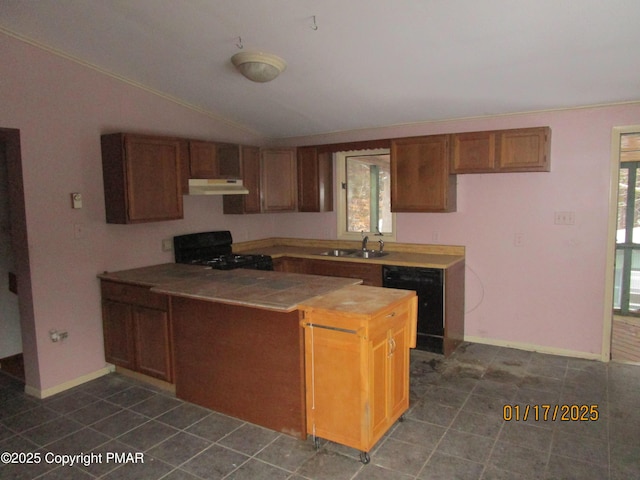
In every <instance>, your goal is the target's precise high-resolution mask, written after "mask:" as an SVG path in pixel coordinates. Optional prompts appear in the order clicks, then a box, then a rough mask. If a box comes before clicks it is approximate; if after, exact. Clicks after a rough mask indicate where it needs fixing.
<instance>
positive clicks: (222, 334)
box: [171, 297, 307, 439]
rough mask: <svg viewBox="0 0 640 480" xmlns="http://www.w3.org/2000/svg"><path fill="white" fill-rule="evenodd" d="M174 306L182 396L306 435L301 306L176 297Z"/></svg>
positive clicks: (178, 386)
mask: <svg viewBox="0 0 640 480" xmlns="http://www.w3.org/2000/svg"><path fill="white" fill-rule="evenodd" d="M171 312H172V324H173V337H174V346H175V359H176V360H175V363H176V370H175V378H176V396H177V397H178V398H181V399H183V400H186V401H188V402H191V403H195V404H197V405H201V406H203V407H206V408H209V409H212V410H215V411H216V412H220V413H223V414H226V415H230V416H232V417H235V418H239V419H241V420H245V421H247V422H251V423H253V424H256V425H260V426H262V427H266V428H269V429H271V430H275V431H278V432H282V433H286V434H288V435H291V436H295V437H299V438H301V439H304V438H306V436H307V434H306V431H305V408H304V364H303V358H304V357H303V352H302V348H303V340H302V329H301V328H300V315H299V313H298V311H297V310H294V311H292V312H280V311H270V310H264V309H260V308H253V307H245V306H238V305H227V304H222V303H217V302H210V301H206V300H197V299H191V298H182V297H172V299H171Z"/></svg>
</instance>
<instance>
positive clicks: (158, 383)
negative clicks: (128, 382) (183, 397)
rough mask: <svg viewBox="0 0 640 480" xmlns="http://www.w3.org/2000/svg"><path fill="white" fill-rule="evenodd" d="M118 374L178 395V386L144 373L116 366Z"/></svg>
mask: <svg viewBox="0 0 640 480" xmlns="http://www.w3.org/2000/svg"><path fill="white" fill-rule="evenodd" d="M116 373H119V374H120V375H124V376H126V377H129V378H133V379H135V380H139V381H141V382H144V383H148V384H149V385H153V386H154V387H156V388H160V389H162V390H166V391H167V392H170V393H173V394H174V395H175V393H176V386H175V385H174V384H172V383H169V382H165V381H163V380H159V379H157V378H153V377H150V376H148V375H145V374H143V373H138V372H134V371H133V370H129V369H128V368H124V367H118V366H116Z"/></svg>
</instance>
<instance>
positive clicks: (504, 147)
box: [451, 127, 551, 174]
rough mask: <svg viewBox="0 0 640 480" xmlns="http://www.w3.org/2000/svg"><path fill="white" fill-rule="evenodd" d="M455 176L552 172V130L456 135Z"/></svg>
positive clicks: (517, 130) (531, 129) (502, 131)
mask: <svg viewBox="0 0 640 480" xmlns="http://www.w3.org/2000/svg"><path fill="white" fill-rule="evenodd" d="M451 137H452V148H451V171H452V173H461V174H462V173H500V172H548V171H549V170H550V167H551V163H550V155H549V152H550V147H551V129H550V128H549V127H536V128H519V129H513V130H494V131H486V132H466V133H456V134H454V135H452V136H451Z"/></svg>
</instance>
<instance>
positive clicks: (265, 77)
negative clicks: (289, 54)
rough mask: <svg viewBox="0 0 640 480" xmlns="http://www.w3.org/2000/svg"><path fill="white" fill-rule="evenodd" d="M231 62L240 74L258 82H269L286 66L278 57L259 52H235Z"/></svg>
mask: <svg viewBox="0 0 640 480" xmlns="http://www.w3.org/2000/svg"><path fill="white" fill-rule="evenodd" d="M231 62H232V63H233V64H234V65H235V67H236V68H237V69H238V70H239V71H240V73H241V74H242V75H244V76H245V77H247V78H248V79H249V80H251V81H253V82H260V83H263V82H270V81H271V80H273V79H274V78H276V77H277V76H278V75H280V74H281V73H282V72H283V71H284V69H285V68H287V63H286V62H285V61H284V60H283V59H281V58H280V57H278V56H276V55H271V54H270V53H261V52H240V53H236V54H235V55H234V56H233V57H231Z"/></svg>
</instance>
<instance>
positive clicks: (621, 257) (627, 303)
mask: <svg viewBox="0 0 640 480" xmlns="http://www.w3.org/2000/svg"><path fill="white" fill-rule="evenodd" d="M639 214H640V133H634V134H623V135H621V136H620V174H619V188H618V226H617V232H616V260H615V262H616V269H615V277H614V294H613V308H614V309H615V310H616V311H617V312H618V313H621V314H623V315H629V314H632V315H638V314H640V215H639Z"/></svg>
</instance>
